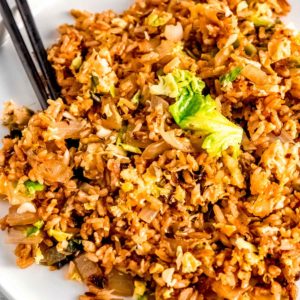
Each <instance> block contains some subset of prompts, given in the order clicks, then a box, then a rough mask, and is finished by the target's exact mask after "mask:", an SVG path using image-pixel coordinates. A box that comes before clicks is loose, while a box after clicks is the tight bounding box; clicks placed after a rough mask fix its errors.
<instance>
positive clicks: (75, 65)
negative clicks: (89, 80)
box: [71, 55, 82, 71]
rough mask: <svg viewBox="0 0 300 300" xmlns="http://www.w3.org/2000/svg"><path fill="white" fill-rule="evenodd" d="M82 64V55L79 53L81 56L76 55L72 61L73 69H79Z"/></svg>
mask: <svg viewBox="0 0 300 300" xmlns="http://www.w3.org/2000/svg"><path fill="white" fill-rule="evenodd" d="M81 65H82V57H81V56H80V55H79V56H76V57H75V58H74V59H73V60H72V63H71V69H73V70H75V71H77V70H79V68H80V67H81Z"/></svg>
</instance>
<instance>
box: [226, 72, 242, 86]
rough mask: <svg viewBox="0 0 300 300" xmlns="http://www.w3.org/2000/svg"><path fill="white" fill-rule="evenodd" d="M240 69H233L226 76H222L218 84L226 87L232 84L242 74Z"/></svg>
mask: <svg viewBox="0 0 300 300" xmlns="http://www.w3.org/2000/svg"><path fill="white" fill-rule="evenodd" d="M242 69H243V68H242V67H235V68H233V69H232V70H231V71H229V72H228V73H227V74H224V75H222V76H221V77H220V83H221V84H222V85H224V86H226V85H228V84H229V83H230V82H233V81H235V80H236V79H237V77H238V76H239V75H240V73H241V72H242Z"/></svg>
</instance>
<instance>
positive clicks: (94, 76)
mask: <svg viewBox="0 0 300 300" xmlns="http://www.w3.org/2000/svg"><path fill="white" fill-rule="evenodd" d="M99 83H100V80H99V76H98V74H97V73H96V72H92V74H91V85H92V90H93V91H95V90H96V89H97V86H98V85H99Z"/></svg>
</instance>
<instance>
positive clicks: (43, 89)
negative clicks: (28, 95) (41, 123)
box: [0, 0, 60, 109]
mask: <svg viewBox="0 0 300 300" xmlns="http://www.w3.org/2000/svg"><path fill="white" fill-rule="evenodd" d="M16 2H17V7H18V9H19V12H20V14H21V17H22V20H23V23H24V25H25V28H26V32H27V34H28V36H29V40H30V43H31V46H32V49H33V51H34V53H35V56H36V59H37V63H38V66H39V68H40V70H41V73H42V75H43V78H42V77H41V76H40V74H39V72H38V70H37V68H36V65H35V62H34V60H33V59H32V57H31V55H30V52H29V51H28V49H27V46H26V44H25V42H24V39H23V37H22V35H21V33H20V31H19V28H18V26H17V24H16V21H15V19H14V16H13V14H12V12H11V9H10V7H9V5H8V4H7V1H6V0H0V14H1V15H2V18H3V23H4V26H5V27H6V29H7V31H8V33H9V35H10V36H11V39H12V42H13V44H14V47H15V49H16V51H17V53H18V56H19V58H20V60H21V62H22V64H23V67H24V69H25V71H26V74H27V76H28V78H29V80H30V82H31V84H32V87H33V89H34V92H35V94H36V96H37V98H38V101H39V102H40V105H41V107H42V109H46V108H47V106H48V104H47V99H49V98H51V99H56V98H57V97H58V96H59V94H60V93H59V91H60V89H59V86H58V84H57V81H56V77H55V73H54V70H53V69H52V67H51V65H50V63H49V62H48V60H47V52H46V50H45V48H44V46H43V43H42V40H41V37H40V35H39V32H38V30H37V27H36V25H35V22H34V19H33V16H32V14H31V11H30V8H29V5H28V3H27V2H26V0H25V1H22V0H16Z"/></svg>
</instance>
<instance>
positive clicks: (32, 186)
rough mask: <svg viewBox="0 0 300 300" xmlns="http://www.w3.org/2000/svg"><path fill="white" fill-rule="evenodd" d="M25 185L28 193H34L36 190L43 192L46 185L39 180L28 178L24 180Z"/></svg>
mask: <svg viewBox="0 0 300 300" xmlns="http://www.w3.org/2000/svg"><path fill="white" fill-rule="evenodd" d="M24 185H25V187H26V189H27V192H28V194H30V195H34V194H35V192H41V191H43V190H44V185H42V184H40V183H39V182H37V181H31V180H27V181H25V182H24Z"/></svg>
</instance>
